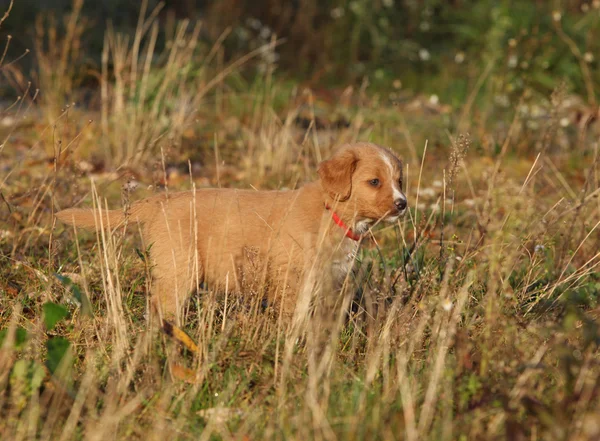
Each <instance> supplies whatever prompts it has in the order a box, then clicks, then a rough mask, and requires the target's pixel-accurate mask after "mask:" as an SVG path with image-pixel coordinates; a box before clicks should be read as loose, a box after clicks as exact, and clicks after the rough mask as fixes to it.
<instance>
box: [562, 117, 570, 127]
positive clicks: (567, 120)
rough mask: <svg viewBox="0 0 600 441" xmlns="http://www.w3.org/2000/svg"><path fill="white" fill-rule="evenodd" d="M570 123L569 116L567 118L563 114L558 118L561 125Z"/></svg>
mask: <svg viewBox="0 0 600 441" xmlns="http://www.w3.org/2000/svg"><path fill="white" fill-rule="evenodd" d="M570 124H571V120H570V119H569V118H567V117H566V116H564V117H562V118H561V119H560V126H561V127H569V125H570Z"/></svg>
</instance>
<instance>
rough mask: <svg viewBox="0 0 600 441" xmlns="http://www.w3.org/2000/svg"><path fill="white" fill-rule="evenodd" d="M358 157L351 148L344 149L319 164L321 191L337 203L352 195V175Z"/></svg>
mask: <svg viewBox="0 0 600 441" xmlns="http://www.w3.org/2000/svg"><path fill="white" fill-rule="evenodd" d="M357 162H358V157H357V156H356V153H355V152H354V150H353V149H351V148H344V149H342V150H340V151H338V152H337V153H336V154H334V155H333V156H332V157H331V158H330V159H328V160H326V161H323V162H321V164H319V170H318V173H319V177H320V178H321V184H322V185H323V189H324V190H325V191H326V192H327V193H329V195H330V196H331V197H332V198H334V199H335V200H337V201H341V202H343V201H346V200H347V199H348V198H349V197H350V194H351V193H352V174H353V173H354V170H356V163H357Z"/></svg>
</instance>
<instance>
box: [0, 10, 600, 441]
mask: <svg viewBox="0 0 600 441" xmlns="http://www.w3.org/2000/svg"><path fill="white" fill-rule="evenodd" d="M75 15H76V14H73V15H72V19H73V20H75V19H76V17H75ZM149 15H150V16H151V15H152V13H149ZM141 17H142V18H141V21H140V23H142V24H141V25H140V27H139V28H138V34H135V35H134V36H133V37H131V39H130V40H128V38H127V37H126V36H117V35H116V34H115V33H113V32H112V31H109V32H108V33H107V40H106V46H105V54H106V57H107V58H105V61H106V64H105V65H104V67H103V70H102V73H101V78H102V80H101V87H100V90H99V91H96V92H95V95H94V97H95V98H94V99H96V100H97V103H98V105H96V106H94V105H93V104H90V105H89V106H75V107H73V106H70V107H68V108H66V107H65V108H61V107H60V106H59V110H60V111H58V112H57V115H58V116H56V117H53V116H51V114H52V112H54V111H56V109H55V110H52V111H51V110H49V107H48V106H49V103H48V102H43V101H42V102H40V103H38V101H37V99H31V100H30V99H29V96H30V95H24V96H25V98H19V99H18V100H17V101H16V104H15V105H12V106H7V107H5V108H4V109H3V111H2V114H1V115H0V116H1V117H2V121H8V122H10V124H9V123H3V125H2V127H1V128H0V139H2V140H3V141H2V145H1V147H0V170H2V171H1V173H2V175H0V176H1V177H0V192H1V198H0V213H1V215H0V253H1V254H0V269H1V270H0V329H1V330H2V331H1V334H0V340H1V344H0V438H1V439H11V440H24V439H41V440H50V439H51V440H55V439H58V440H71V439H85V440H94V439H98V440H100V439H160V440H162V439H165V438H172V439H202V440H209V439H223V440H230V439H236V440H255V439H319V440H333V439H364V440H374V439H381V440H396V439H407V440H421V439H435V440H438V439H445V440H454V439H459V440H467V439H468V440H471V439H561V440H566V439H574V440H585V439H594V438H596V437H597V436H598V435H600V427H599V426H598V423H597V415H598V412H599V411H600V399H599V388H600V382H599V376H600V369H599V367H598V362H599V358H598V344H599V343H600V330H599V327H598V318H599V317H600V313H599V312H598V311H599V309H598V295H599V291H600V277H599V276H598V273H599V272H598V265H599V264H600V255H599V254H598V249H600V243H599V238H600V235H599V234H598V226H599V222H600V205H599V202H598V200H599V199H598V195H599V194H600V189H599V188H600V187H599V179H600V174H599V170H598V158H599V154H600V151H599V147H598V145H599V137H598V128H597V123H596V125H593V124H590V125H588V126H585V125H579V126H578V125H577V124H576V122H575V121H572V120H571V119H570V117H571V114H570V113H569V108H567V107H566V106H563V103H564V102H565V101H566V100H568V99H572V96H570V95H569V94H568V92H567V90H565V89H560V88H559V89H557V91H556V92H555V94H553V95H552V97H546V96H544V95H543V94H536V93H534V92H531V91H530V92H528V93H524V94H523V95H522V96H520V97H517V98H516V99H514V100H513V101H511V102H510V105H509V107H508V109H507V108H506V107H505V106H504V105H503V106H499V105H496V104H494V100H493V96H492V95H484V96H483V97H480V98H479V99H477V95H478V94H479V93H480V90H483V92H481V93H484V94H491V93H492V92H491V91H489V90H491V88H485V87H483V88H482V87H481V86H482V85H483V84H484V83H485V82H486V81H487V75H488V73H486V71H485V68H484V69H482V71H481V73H480V78H481V83H480V82H478V81H474V82H473V84H472V90H473V92H472V97H473V98H472V99H470V100H468V103H467V104H465V106H464V107H460V106H459V107H449V106H443V105H440V104H438V103H436V101H435V100H432V99H431V98H430V97H415V98H414V99H412V100H410V101H408V102H406V101H403V102H399V103H398V102H396V103H394V101H395V99H394V98H393V97H392V96H389V95H387V94H383V92H379V93H375V92H371V91H370V90H369V88H360V89H353V88H346V89H341V88H340V89H334V90H333V91H331V90H327V91H323V90H319V89H315V90H308V89H302V87H301V86H300V85H299V84H297V83H295V82H293V81H291V80H289V79H285V78H284V76H283V75H277V74H276V72H275V71H274V65H273V64H267V67H266V69H264V70H262V71H261V73H260V74H258V75H257V76H255V77H250V79H249V77H248V75H245V74H244V72H243V71H242V69H241V68H242V66H244V63H247V62H249V61H250V59H251V58H252V56H254V55H256V56H257V57H262V56H263V55H264V52H265V51H269V50H272V49H273V45H275V44H276V42H275V41H273V42H272V43H271V45H270V46H269V45H267V46H266V47H264V46H263V48H262V49H260V50H258V51H257V52H256V53H255V54H253V55H250V56H248V57H246V58H242V59H239V60H238V61H233V62H232V63H231V64H229V65H227V64H226V63H225V62H224V61H222V60H223V58H222V56H221V55H219V53H220V51H221V49H220V46H219V43H218V42H217V44H215V45H211V46H207V47H200V46H202V45H200V44H196V43H197V37H198V36H197V34H196V33H195V31H193V29H195V28H194V27H193V26H191V25H190V24H187V25H185V24H183V25H181V27H179V28H178V29H179V31H178V33H177V34H176V35H174V36H173V38H172V41H171V42H172V45H171V46H169V45H167V47H166V49H165V52H164V53H159V54H154V53H153V48H152V39H153V38H154V37H153V35H154V34H153V33H155V32H158V28H157V27H156V25H152V21H148V19H147V16H145V15H144V14H143V13H142V14H141ZM186 26H187V27H186ZM72 29H73V32H75V34H77V35H79V34H78V32H79V29H80V28H79V27H78V25H77V23H76V22H72ZM190 30H191V31H190ZM146 31H147V32H149V34H148V33H144V32H146ZM188 31H189V32H188ZM73 44H75V43H74V42H72V41H70V42H69V45H70V46H65V47H67V49H65V50H66V51H67V52H66V53H67V55H65V56H66V57H67V58H64V60H65V62H64V63H62V64H59V65H58V66H59V68H60V69H62V70H61V71H60V72H62V74H61V75H67V76H68V75H69V74H68V73H67V71H66V70H65V69H67V67H66V66H68V65H69V63H68V60H69V58H68V56H70V55H69V54H70V53H72V52H71V49H69V48H72V47H76V45H75V46H72V45H73ZM174 48H179V49H181V51H179V49H178V51H177V52H175V53H174V52H173V51H175V49H174ZM48 53H49V54H52V53H55V52H52V51H50V52H48ZM56 53H61V52H60V51H59V52H56ZM63 53H64V52H63ZM110 57H113V58H112V62H109V60H110V59H111V58H110ZM267 58H268V57H267ZM151 59H152V60H153V61H148V60H151ZM198 59H200V60H204V61H205V63H201V65H200V66H199V65H197V64H195V63H196V61H195V60H198ZM61 60H62V59H61ZM219 60H221V61H219ZM148 63H149V64H148ZM110 66H112V68H111V67H110ZM119 66H120V67H119ZM41 68H42V69H43V66H41ZM57 72H58V71H57ZM46 73H49V72H46ZM48 78H49V80H48V81H50V80H51V81H53V82H49V83H46V84H49V85H50V86H46V87H51V88H53V87H54V86H52V84H55V85H56V87H55V90H51V91H50V92H51V93H62V94H64V93H67V92H68V90H69V88H70V87H72V85H73V84H75V83H74V82H73V79H72V78H61V77H60V76H58V77H57V76H56V75H55V74H54V73H52V75H49V77H48ZM211 78H215V80H212V79H211ZM56 81H58V83H57V82H56ZM151 84H152V87H150V85H151ZM198 85H202V87H203V88H200V89H198V90H200V91H201V92H202V93H198V94H197V95H191V91H192V90H194V89H193V88H194V87H197V86H198ZM488 89H489V90H488ZM150 91H152V92H153V93H150ZM154 92H155V93H154ZM43 93H44V91H43V90H42V95H43ZM394 93H395V92H394ZM31 95H33V94H31ZM181 99H183V100H186V101H185V102H186V103H187V104H186V106H187V107H186V109H192V111H190V112H188V111H187V110H186V111H185V112H183V113H181V108H180V107H178V105H179V104H180V101H178V100H181ZM92 102H93V100H92ZM55 104H56V103H55ZM534 108H535V109H537V110H535V111H533V109H534ZM539 115H544V117H540V116H539ZM98 116H100V118H99V119H98ZM51 118H52V119H51ZM49 119H50V120H51V123H50V124H48V123H47V121H48V120H49ZM90 120H92V121H91V122H90ZM96 120H99V121H100V123H97V122H94V121H96ZM458 127H460V129H461V131H462V130H464V129H465V128H466V127H468V129H469V132H470V135H467V134H466V133H457V131H458ZM357 139H360V140H372V141H375V142H381V143H384V144H386V145H389V146H391V147H392V148H393V149H394V150H396V151H397V152H398V153H399V154H400V155H401V156H402V157H404V158H405V162H406V176H407V183H406V189H405V190H406V192H407V194H408V196H409V203H410V208H411V209H410V213H409V214H408V215H407V216H406V218H405V219H404V220H402V221H401V222H400V223H399V224H398V225H395V226H386V227H382V228H379V229H377V230H375V231H374V238H375V242H374V244H372V245H369V246H366V247H364V248H363V250H362V251H361V253H360V255H359V256H358V259H357V262H356V266H355V270H354V272H353V274H352V275H351V276H350V277H349V280H348V283H347V287H346V289H345V291H344V292H342V293H320V295H319V296H318V297H317V299H316V304H317V306H316V308H317V310H316V313H315V314H314V315H311V316H309V315H306V316H305V317H304V318H303V320H302V322H301V324H300V325H299V326H297V327H296V328H294V329H293V330H291V331H290V332H285V330H284V329H282V327H281V325H280V323H279V322H278V320H277V316H276V315H275V314H274V313H273V311H270V310H269V309H267V310H263V308H262V307H261V304H260V296H259V295H256V294H255V295H254V296H249V295H248V293H246V295H244V296H238V295H235V294H232V293H229V294H228V296H227V297H225V296H223V295H222V293H221V294H219V293H215V292H212V291H210V289H208V288H206V287H202V289H200V292H199V293H198V294H197V295H195V296H194V297H193V298H192V300H191V302H190V304H189V307H188V310H187V312H186V319H185V331H186V332H187V333H188V334H189V336H190V337H191V339H192V340H193V341H194V342H195V344H197V350H196V349H195V350H189V347H190V345H189V344H188V346H187V347H186V346H185V345H182V344H181V343H180V342H179V341H178V339H177V338H173V337H171V336H169V335H166V334H165V333H163V332H160V331H159V330H158V327H157V326H156V324H155V323H152V320H153V318H152V317H150V316H148V315H147V314H146V311H147V307H148V305H147V295H146V294H147V292H148V287H149V284H150V283H151V282H150V280H149V278H148V277H147V274H148V270H149V268H148V267H147V263H146V260H145V253H146V247H147V246H148V244H143V243H142V242H141V240H140V238H139V234H138V233H137V232H136V231H134V230H133V229H132V230H131V231H129V232H124V231H117V232H114V233H112V234H103V235H96V234H93V233H85V232H78V233H77V234H74V232H73V231H72V230H71V229H69V228H65V227H64V226H62V225H55V224H54V221H53V213H54V212H55V211H56V209H58V208H64V207H67V206H71V205H77V204H80V205H87V206H91V205H92V204H102V205H104V204H108V205H109V206H111V207H118V206H120V205H126V204H127V203H129V201H132V200H136V199H141V198H142V197H144V196H146V195H149V194H152V193H154V192H157V191H175V190H180V189H189V188H191V187H192V186H196V187H204V186H224V187H233V186H235V187H250V186H254V187H257V188H263V189H266V188H283V187H288V188H290V187H294V186H296V185H300V184H301V183H302V182H306V181H309V180H312V179H314V178H315V175H316V173H315V167H316V164H317V163H318V161H319V160H320V159H322V158H324V157H326V156H327V155H328V154H329V153H330V152H331V151H332V149H333V148H334V147H335V146H337V145H339V144H341V143H343V142H348V141H353V140H357ZM163 140H166V141H165V142H164V143H162V142H163ZM120 141H122V143H121V142H120ZM167 141H168V142H167ZM107 152H110V154H108V153H107ZM190 173H191V176H190ZM312 294H316V293H312ZM326 294H329V295H326ZM249 297H250V298H252V300H251V301H248V298H249Z"/></svg>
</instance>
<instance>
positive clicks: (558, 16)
mask: <svg viewBox="0 0 600 441" xmlns="http://www.w3.org/2000/svg"><path fill="white" fill-rule="evenodd" d="M561 19H562V14H561V13H560V11H554V12H553V13H552V20H554V21H560V20H561Z"/></svg>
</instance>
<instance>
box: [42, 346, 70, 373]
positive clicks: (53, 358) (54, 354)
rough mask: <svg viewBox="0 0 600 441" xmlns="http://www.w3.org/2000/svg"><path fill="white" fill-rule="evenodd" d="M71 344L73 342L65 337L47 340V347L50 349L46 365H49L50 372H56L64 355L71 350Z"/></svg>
mask: <svg viewBox="0 0 600 441" xmlns="http://www.w3.org/2000/svg"><path fill="white" fill-rule="evenodd" d="M70 346H71V343H69V341H68V340H67V339H66V338H63V337H53V338H51V339H49V340H48V341H47V342H46V348H47V349H48V359H47V360H46V366H48V369H49V370H50V372H52V373H55V372H56V370H57V369H58V367H59V366H60V362H61V361H62V359H63V357H65V356H66V355H67V353H68V352H69V348H70Z"/></svg>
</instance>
